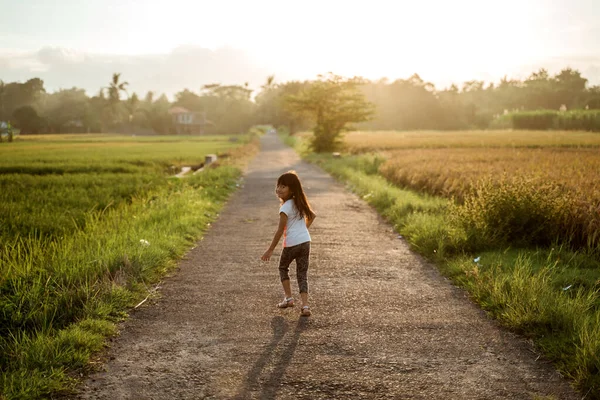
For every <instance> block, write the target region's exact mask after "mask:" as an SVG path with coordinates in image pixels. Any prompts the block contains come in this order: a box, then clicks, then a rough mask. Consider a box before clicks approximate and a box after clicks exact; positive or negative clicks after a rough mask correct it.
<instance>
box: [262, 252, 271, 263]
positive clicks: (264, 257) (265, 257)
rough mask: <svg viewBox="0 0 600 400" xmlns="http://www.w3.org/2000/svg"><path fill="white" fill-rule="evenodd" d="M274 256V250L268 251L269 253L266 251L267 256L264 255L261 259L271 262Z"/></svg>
mask: <svg viewBox="0 0 600 400" xmlns="http://www.w3.org/2000/svg"><path fill="white" fill-rule="evenodd" d="M272 254H273V250H267V251H265V254H263V255H262V257H261V258H260V259H261V260H263V261H269V260H270V259H271V255H272Z"/></svg>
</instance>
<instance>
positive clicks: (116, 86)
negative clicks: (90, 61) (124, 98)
mask: <svg viewBox="0 0 600 400" xmlns="http://www.w3.org/2000/svg"><path fill="white" fill-rule="evenodd" d="M120 77H121V74H117V73H114V74H113V76H112V81H111V82H110V84H109V86H108V87H105V88H104V89H106V90H107V92H108V104H109V107H110V113H111V117H110V119H111V120H112V122H113V123H115V122H117V119H118V118H117V114H118V110H117V107H118V105H119V103H120V102H121V92H125V94H127V89H126V87H127V85H129V83H128V82H119V78H120Z"/></svg>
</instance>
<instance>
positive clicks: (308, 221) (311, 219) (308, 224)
mask: <svg viewBox="0 0 600 400" xmlns="http://www.w3.org/2000/svg"><path fill="white" fill-rule="evenodd" d="M315 218H317V216H316V215H315V216H313V217H312V218H306V229H308V228H310V226H311V225H312V223H313V221H314V220H315Z"/></svg>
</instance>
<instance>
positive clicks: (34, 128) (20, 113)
mask: <svg viewBox="0 0 600 400" xmlns="http://www.w3.org/2000/svg"><path fill="white" fill-rule="evenodd" d="M13 118H14V120H15V126H16V127H17V128H19V129H20V130H21V133H22V134H26V133H39V132H40V130H41V129H42V125H43V120H42V119H41V118H40V117H39V116H38V114H37V112H36V111H35V109H34V108H33V107H31V106H22V107H19V108H17V109H16V110H15V111H14V112H13Z"/></svg>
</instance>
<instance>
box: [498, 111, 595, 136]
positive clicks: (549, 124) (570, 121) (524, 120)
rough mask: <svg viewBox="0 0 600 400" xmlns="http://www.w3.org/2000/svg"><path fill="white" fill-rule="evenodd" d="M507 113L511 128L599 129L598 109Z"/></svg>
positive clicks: (499, 122) (499, 119)
mask: <svg viewBox="0 0 600 400" xmlns="http://www.w3.org/2000/svg"><path fill="white" fill-rule="evenodd" d="M509 115H510V120H511V122H512V127H513V129H528V130H547V129H562V130H583V131H596V132H597V131H600V111H599V110H573V111H565V112H559V111H554V110H540V111H525V112H518V113H513V114H509ZM503 119H504V118H503V117H500V118H498V122H496V121H493V122H492V125H491V127H495V126H496V125H498V124H501V121H502V120H503Z"/></svg>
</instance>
